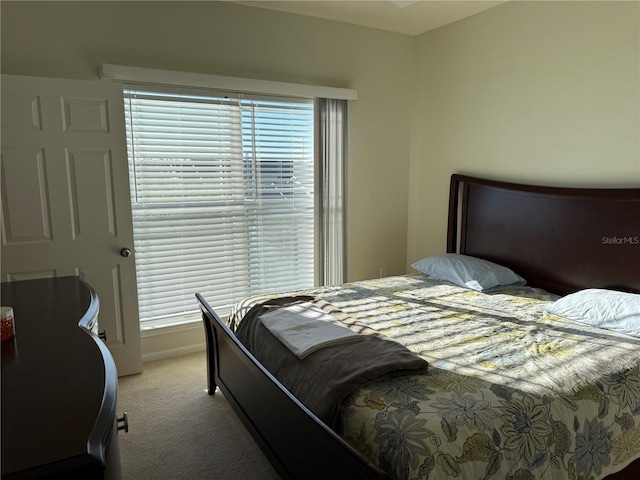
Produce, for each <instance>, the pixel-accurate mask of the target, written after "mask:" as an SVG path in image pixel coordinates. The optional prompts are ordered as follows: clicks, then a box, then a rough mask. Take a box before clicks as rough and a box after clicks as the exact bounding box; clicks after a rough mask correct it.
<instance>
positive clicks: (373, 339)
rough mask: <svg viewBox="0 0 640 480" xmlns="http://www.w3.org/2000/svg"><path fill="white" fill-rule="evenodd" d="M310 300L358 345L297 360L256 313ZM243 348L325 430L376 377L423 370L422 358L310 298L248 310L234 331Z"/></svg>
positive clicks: (268, 303) (273, 302)
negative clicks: (348, 400)
mask: <svg viewBox="0 0 640 480" xmlns="http://www.w3.org/2000/svg"><path fill="white" fill-rule="evenodd" d="M300 301H306V302H309V301H311V302H312V303H313V304H314V305H315V306H317V307H319V308H320V309H322V310H323V311H325V312H327V313H329V314H331V315H332V316H333V317H334V318H336V319H338V320H340V321H342V322H343V323H344V324H345V325H346V326H347V327H349V329H351V330H352V331H354V332H356V333H359V334H361V335H362V341H360V342H356V343H349V344H344V345H334V346H330V347H325V348H322V349H320V350H317V351H315V352H313V353H312V354H310V355H309V356H307V357H306V358H305V359H304V360H300V359H299V358H298V357H296V356H295V355H294V354H293V353H292V352H291V351H290V350H289V349H288V348H287V347H286V346H285V345H283V344H282V342H280V341H279V340H278V339H277V338H276V337H274V336H273V335H272V334H271V332H269V330H268V329H267V328H266V327H265V326H264V325H263V324H262V322H261V321H260V320H259V317H260V315H262V314H263V313H266V312H271V311H273V310H274V309H276V308H280V307H284V306H286V305H290V304H292V303H295V302H300ZM235 333H236V336H237V337H238V340H240V342H242V344H244V345H245V347H247V349H248V350H249V351H250V352H251V353H252V354H253V355H254V356H255V357H256V358H257V359H258V360H259V361H260V363H262V365H263V366H264V367H265V368H266V369H267V370H269V371H270V372H271V373H272V374H273V375H274V376H275V377H276V378H277V379H278V380H279V381H280V383H282V384H283V385H284V386H285V387H286V388H287V389H288V390H289V391H290V392H291V393H292V394H293V395H295V396H296V398H298V400H300V401H301V402H302V403H303V404H304V405H305V406H306V407H307V408H308V409H309V410H311V411H312V412H313V413H314V414H315V415H316V416H317V417H318V418H319V419H320V420H322V421H323V422H324V423H326V424H327V425H328V426H329V427H331V428H335V427H336V425H337V422H338V420H339V414H340V406H341V404H342V401H343V400H344V398H345V397H346V396H347V395H348V394H350V393H351V392H353V391H354V390H355V389H357V388H358V387H360V386H362V385H364V384H365V383H367V382H370V381H372V380H375V379H382V378H383V377H385V376H390V375H393V376H396V375H398V374H402V373H404V374H407V375H408V374H416V373H421V372H424V371H425V370H426V369H427V367H428V363H427V361H426V360H424V359H423V358H421V357H420V356H418V355H416V354H415V353H413V352H411V351H410V350H408V349H407V348H406V347H405V346H403V345H401V344H399V343H397V342H395V341H393V340H391V339H389V338H387V337H385V336H384V335H382V334H380V333H378V332H376V331H375V330H373V329H371V328H369V327H367V326H366V325H363V324H361V323H358V322H356V321H355V320H354V319H352V318H350V317H349V316H348V315H347V314H345V313H344V312H342V311H340V310H339V309H337V308H336V307H334V306H333V305H331V304H329V303H327V302H325V301H323V300H317V299H314V298H313V297H308V296H298V297H280V298H277V299H272V300H268V301H266V302H263V303H261V304H258V305H255V306H254V307H252V308H251V309H250V310H249V311H248V312H247V314H246V315H245V316H244V318H243V319H242V321H241V322H240V324H239V326H238V328H237V329H236V332H235Z"/></svg>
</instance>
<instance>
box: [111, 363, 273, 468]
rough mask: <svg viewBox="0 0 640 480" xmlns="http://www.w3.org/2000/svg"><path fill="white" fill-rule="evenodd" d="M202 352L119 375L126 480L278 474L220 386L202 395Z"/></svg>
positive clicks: (119, 411)
mask: <svg viewBox="0 0 640 480" xmlns="http://www.w3.org/2000/svg"><path fill="white" fill-rule="evenodd" d="M206 371H207V367H206V363H205V353H204V352H201V353H195V354H189V355H185V356H181V357H175V358H170V359H166V360H160V361H156V362H149V363H146V364H145V365H144V371H143V373H141V374H139V375H132V376H128V377H123V378H120V380H119V382H118V387H119V391H118V415H121V414H122V412H124V411H126V412H127V414H128V417H129V432H128V433H124V431H121V432H120V433H119V438H120V450H121V455H122V478H123V480H146V479H153V480H163V479H189V480H198V479H223V480H235V479H243V480H254V479H255V480H277V479H279V476H278V474H277V473H276V472H275V470H274V469H273V467H272V466H271V464H269V462H268V460H267V459H266V457H265V456H264V455H263V453H262V451H261V450H260V448H259V447H258V446H257V445H256V443H255V442H254V440H253V439H252V438H251V436H250V435H249V433H248V432H247V431H246V429H245V428H244V425H243V424H242V422H240V420H239V419H238V417H237V416H236V414H235V413H234V411H233V410H232V408H231V407H230V406H229V404H228V403H227V401H226V400H225V398H224V396H223V395H222V393H221V392H220V391H217V392H216V394H215V395H214V396H209V395H207V393H206V391H205V389H206V386H207V379H206Z"/></svg>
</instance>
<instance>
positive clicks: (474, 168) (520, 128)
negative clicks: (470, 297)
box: [407, 1, 640, 265]
mask: <svg viewBox="0 0 640 480" xmlns="http://www.w3.org/2000/svg"><path fill="white" fill-rule="evenodd" d="M639 22H640V3H638V2H591V1H586V2H532V1H527V2H510V3H507V4H505V5H502V6H500V7H497V8H494V9H492V10H488V11H486V12H484V13H481V14H479V15H476V16H474V17H470V18H468V19H465V20H463V21H460V22H458V23H455V24H452V25H449V26H446V27H443V28H440V29H438V30H434V31H432V32H428V33H426V34H423V35H421V36H419V37H417V43H416V58H417V60H416V90H417V98H416V105H415V108H416V110H415V113H414V115H415V116H414V120H413V123H412V128H413V130H412V142H411V148H412V149H411V166H410V177H409V178H410V180H409V183H410V186H409V190H410V195H409V222H408V224H409V227H408V235H407V238H408V247H407V264H408V265H409V264H411V263H412V262H413V261H415V260H417V259H419V258H422V257H424V256H426V255H430V254H434V253H441V252H443V251H444V249H445V231H446V204H447V195H448V190H447V189H448V179H449V176H450V175H451V174H452V173H464V174H470V175H478V176H486V177H489V178H495V179H500V180H508V181H516V182H518V181H520V182H525V183H539V184H544V183H546V184H554V185H566V186H632V187H640V149H639V134H638V132H639V131H640V121H639V116H640V99H639V95H640V75H639V70H640V43H639Z"/></svg>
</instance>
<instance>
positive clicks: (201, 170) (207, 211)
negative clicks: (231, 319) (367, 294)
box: [124, 86, 317, 327]
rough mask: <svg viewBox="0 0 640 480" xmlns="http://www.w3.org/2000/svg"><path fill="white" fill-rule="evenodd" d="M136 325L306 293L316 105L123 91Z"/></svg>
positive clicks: (312, 231)
mask: <svg viewBox="0 0 640 480" xmlns="http://www.w3.org/2000/svg"><path fill="white" fill-rule="evenodd" d="M124 96H125V117H126V123H127V149H128V157H129V174H130V179H131V180H130V183H131V201H132V210H133V227H134V243H135V252H136V274H137V282H138V304H139V310H140V320H141V324H142V325H143V327H144V326H157V325H166V324H171V323H180V322H184V321H190V320H196V319H199V311H198V309H197V304H196V302H195V293H196V292H200V293H202V294H203V295H204V296H205V298H207V300H208V301H209V303H211V305H212V306H214V307H216V308H220V307H224V306H228V305H231V304H233V303H235V302H237V301H239V300H241V299H242V298H244V297H246V296H249V295H255V294H263V293H277V292H284V291H289V290H295V289H300V288H307V287H311V286H313V285H314V278H315V272H314V264H315V252H314V250H315V249H314V244H315V238H316V228H315V225H316V221H315V215H316V213H317V212H316V208H315V199H314V188H315V186H314V185H315V178H314V177H315V175H314V171H315V167H314V101H313V100H310V99H297V98H283V97H271V98H268V97H262V96H261V97H252V96H247V95H236V96H234V95H229V94H227V93H221V94H218V93H214V92H210V91H204V90H203V91H198V90H185V89H175V90H174V89H167V88H152V87H146V86H145V87H133V86H129V87H127V88H125V91H124Z"/></svg>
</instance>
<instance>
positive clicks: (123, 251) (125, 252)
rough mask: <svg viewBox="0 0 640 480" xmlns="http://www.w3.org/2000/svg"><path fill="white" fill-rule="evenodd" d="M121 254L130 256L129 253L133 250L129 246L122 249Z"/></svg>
mask: <svg viewBox="0 0 640 480" xmlns="http://www.w3.org/2000/svg"><path fill="white" fill-rule="evenodd" d="M120 255H122V256H123V257H128V256H129V255H131V250H129V249H128V248H123V249H122V250H120Z"/></svg>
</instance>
